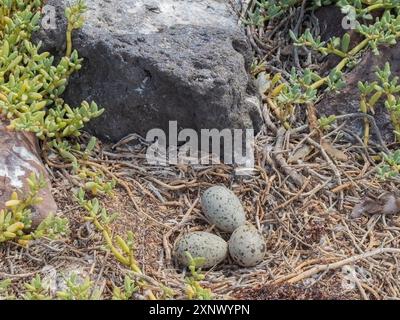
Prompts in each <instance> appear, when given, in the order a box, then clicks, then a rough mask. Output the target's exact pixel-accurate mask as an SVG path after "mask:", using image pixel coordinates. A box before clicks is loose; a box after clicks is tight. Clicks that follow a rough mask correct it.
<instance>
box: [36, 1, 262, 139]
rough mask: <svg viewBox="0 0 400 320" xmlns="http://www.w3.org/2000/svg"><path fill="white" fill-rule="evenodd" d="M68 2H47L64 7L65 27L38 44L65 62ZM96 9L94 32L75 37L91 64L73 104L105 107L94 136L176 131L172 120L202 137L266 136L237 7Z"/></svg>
mask: <svg viewBox="0 0 400 320" xmlns="http://www.w3.org/2000/svg"><path fill="white" fill-rule="evenodd" d="M66 2H67V1H66V0H49V1H48V2H47V4H48V5H52V6H54V7H55V8H56V12H57V19H56V22H57V27H56V28H55V29H53V30H44V29H42V30H41V31H40V32H38V33H37V34H36V35H35V38H36V40H37V41H38V40H41V41H42V42H43V48H44V49H45V50H48V51H50V52H52V53H53V54H56V55H58V56H61V55H62V54H63V53H64V51H65V29H66V21H65V18H64V8H65V5H66ZM86 2H87V5H88V11H87V13H86V15H85V16H86V23H85V26H84V27H83V29H82V30H79V31H76V32H75V34H74V37H73V45H74V48H76V49H77V50H78V51H79V53H80V55H81V56H82V57H83V58H84V59H85V60H84V63H83V68H82V70H80V72H79V73H78V74H76V75H74V76H73V77H72V79H71V80H70V83H69V86H68V89H67V91H66V93H65V95H64V98H65V100H66V102H68V103H70V104H72V105H77V104H79V103H80V101H82V100H89V101H92V100H94V101H96V102H97V103H98V104H99V105H101V106H102V107H104V108H105V110H106V111H105V113H104V114H103V115H102V116H101V117H100V118H99V119H96V120H94V121H93V122H91V123H90V124H89V126H88V129H89V131H91V132H92V133H94V134H95V135H97V136H98V137H99V138H102V139H106V140H111V141H117V140H119V139H121V138H123V137H124V136H126V135H128V134H130V133H139V134H141V135H146V133H147V132H148V131H149V130H151V129H153V128H161V129H164V130H167V128H168V122H169V121H177V122H178V127H179V128H192V129H196V130H200V129H212V128H217V129H220V130H221V129H224V128H254V129H255V130H256V131H257V130H258V129H259V128H260V126H261V113H260V110H259V109H260V103H259V98H258V97H257V96H256V94H255V90H254V88H253V85H252V82H251V79H250V76H249V75H248V68H249V65H250V62H251V51H250V47H249V45H248V42H247V39H246V37H245V35H244V33H243V31H242V29H241V27H240V26H239V25H238V18H237V16H236V14H235V13H234V11H233V10H232V8H231V7H230V5H229V2H228V1H225V0H159V1H153V0H112V1H111V0H87V1H86ZM166 132H167V131H166Z"/></svg>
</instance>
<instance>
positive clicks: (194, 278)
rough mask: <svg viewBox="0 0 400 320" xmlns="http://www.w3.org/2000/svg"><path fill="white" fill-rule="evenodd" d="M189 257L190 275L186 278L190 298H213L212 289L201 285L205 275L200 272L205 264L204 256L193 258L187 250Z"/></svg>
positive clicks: (187, 292)
mask: <svg viewBox="0 0 400 320" xmlns="http://www.w3.org/2000/svg"><path fill="white" fill-rule="evenodd" d="M186 255H187V257H188V259H189V267H188V268H189V271H190V276H189V277H186V278H185V282H186V294H187V296H188V299H197V300H211V299H212V293H211V290H210V289H205V288H203V287H202V286H201V284H200V281H202V280H204V278H205V276H204V274H202V273H201V272H200V269H199V268H200V267H201V266H202V265H203V264H204V262H205V259H204V258H203V257H195V258H193V257H192V256H191V255H190V253H189V252H186Z"/></svg>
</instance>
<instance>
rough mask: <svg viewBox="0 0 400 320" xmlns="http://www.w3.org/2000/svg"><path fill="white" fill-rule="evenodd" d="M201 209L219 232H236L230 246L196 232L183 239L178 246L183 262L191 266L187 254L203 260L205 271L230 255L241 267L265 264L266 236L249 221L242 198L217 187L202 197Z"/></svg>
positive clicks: (179, 255)
mask: <svg viewBox="0 0 400 320" xmlns="http://www.w3.org/2000/svg"><path fill="white" fill-rule="evenodd" d="M201 206H202V209H203V212H204V215H205V217H206V218H207V220H208V221H209V222H210V223H211V224H212V225H215V226H216V227H217V228H218V229H219V230H221V231H223V232H227V233H232V235H231V238H230V240H229V242H228V243H227V242H226V241H225V240H224V239H222V238H221V237H219V236H217V235H214V234H211V233H208V232H199V231H197V232H192V233H189V234H187V235H185V236H184V237H182V238H180V239H179V240H178V242H177V243H176V246H175V256H176V258H177V260H178V261H179V263H181V264H182V265H185V266H187V264H188V259H187V256H186V254H185V252H186V251H187V252H189V253H190V254H191V255H192V257H203V258H205V263H204V265H203V268H210V267H212V266H214V265H217V264H219V263H221V262H222V261H223V260H225V258H226V257H227V255H228V252H229V254H230V256H231V257H232V259H233V260H234V261H235V263H237V264H238V265H240V266H243V267H251V266H255V265H257V264H259V263H260V262H262V260H263V258H264V255H265V251H266V246H265V240H264V236H263V235H262V234H261V233H260V232H259V231H258V230H257V229H256V228H255V227H254V226H252V225H251V224H249V223H247V222H246V214H245V211H244V209H243V206H242V204H241V202H240V200H239V198H238V197H237V196H236V195H235V194H234V193H233V192H232V191H231V190H229V189H227V188H226V187H224V186H213V187H211V188H209V189H207V190H206V191H205V192H204V193H203V195H202V197H201Z"/></svg>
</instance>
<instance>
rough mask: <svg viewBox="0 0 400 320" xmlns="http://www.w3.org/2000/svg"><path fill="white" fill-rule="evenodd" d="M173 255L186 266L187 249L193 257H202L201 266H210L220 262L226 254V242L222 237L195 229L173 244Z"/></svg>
mask: <svg viewBox="0 0 400 320" xmlns="http://www.w3.org/2000/svg"><path fill="white" fill-rule="evenodd" d="M174 251H175V256H176V258H177V260H178V261H179V263H180V264H182V265H184V266H188V263H189V262H188V258H187V256H186V254H185V252H186V251H188V252H189V253H190V254H191V256H192V257H193V258H197V257H203V258H205V263H204V265H203V266H202V268H210V267H212V266H214V265H216V264H218V263H220V262H222V261H223V260H224V259H225V258H226V256H227V255H228V244H227V243H226V241H225V240H224V239H222V238H221V237H218V236H217V235H215V234H212V233H209V232H202V231H196V232H192V233H189V234H187V235H185V236H183V237H182V238H181V239H179V240H178V242H177V243H176V245H175V250H174Z"/></svg>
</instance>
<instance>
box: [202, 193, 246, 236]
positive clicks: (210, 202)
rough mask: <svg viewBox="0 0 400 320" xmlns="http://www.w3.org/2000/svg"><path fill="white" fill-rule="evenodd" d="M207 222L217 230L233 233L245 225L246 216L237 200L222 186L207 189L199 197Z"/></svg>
mask: <svg viewBox="0 0 400 320" xmlns="http://www.w3.org/2000/svg"><path fill="white" fill-rule="evenodd" d="M201 206H202V208H203V211H204V215H205V216H206V218H207V220H208V221H209V222H210V223H211V224H214V225H215V226H216V227H217V228H218V229H220V230H222V231H226V232H231V233H232V232H233V231H235V230H236V229H237V228H238V227H240V226H242V225H244V224H245V223H246V214H245V212H244V209H243V206H242V204H241V203H240V200H239V198H238V197H237V196H236V195H235V194H234V193H233V192H232V191H231V190H229V189H227V188H226V187H223V186H214V187H211V188H209V189H207V190H206V191H205V192H204V193H203V196H202V197H201Z"/></svg>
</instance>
